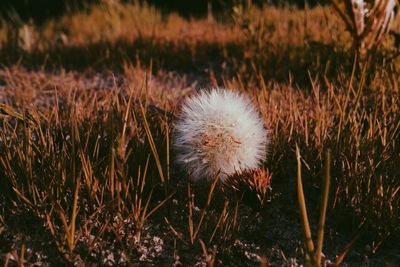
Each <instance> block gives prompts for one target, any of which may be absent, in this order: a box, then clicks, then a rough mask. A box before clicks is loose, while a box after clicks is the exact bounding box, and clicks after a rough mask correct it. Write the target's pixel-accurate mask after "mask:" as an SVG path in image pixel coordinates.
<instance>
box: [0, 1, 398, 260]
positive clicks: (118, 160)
mask: <svg viewBox="0 0 400 267" xmlns="http://www.w3.org/2000/svg"><path fill="white" fill-rule="evenodd" d="M331 13H332V12H331V11H330V10H329V9H328V8H321V7H317V8H315V9H311V10H302V11H301V10H296V9H290V8H285V9H278V8H273V7H266V8H264V9H262V10H257V9H251V10H241V9H240V8H239V7H237V9H236V10H235V11H234V12H233V14H231V15H232V16H231V17H230V18H229V17H228V18H227V17H225V19H221V21H218V20H217V22H214V23H211V24H210V23H209V22H207V21H206V20H189V21H188V20H184V19H182V18H180V17H179V16H177V15H164V16H162V15H161V14H160V13H159V12H158V11H156V10H154V9H153V8H151V7H147V6H144V7H138V6H134V5H116V6H113V7H108V8H105V7H104V6H103V7H96V8H93V9H92V10H90V11H88V12H87V13H81V14H75V15H66V16H65V17H62V18H61V19H59V20H53V21H49V22H48V23H47V24H46V25H44V26H43V28H40V29H39V28H37V27H36V28H34V29H33V31H35V33H34V34H32V36H37V37H35V38H37V39H35V40H33V46H32V47H31V48H30V49H26V48H24V46H23V42H24V40H21V39H20V40H15V39H7V37H6V36H5V35H6V33H4V32H8V36H11V35H12V34H11V33H10V31H14V34H16V33H18V31H15V30H14V29H11V28H8V29H5V27H11V26H10V25H3V26H2V28H1V30H0V40H3V42H2V44H1V50H0V58H1V60H2V64H3V66H2V68H1V69H0V103H1V106H0V118H1V122H0V123H1V124H0V177H1V179H0V192H1V197H0V201H1V202H0V237H1V238H3V239H2V240H5V241H4V242H5V243H6V245H1V247H0V251H1V253H2V255H5V256H0V257H1V258H2V259H3V261H4V262H5V263H7V262H9V261H15V262H18V257H19V259H20V260H21V261H22V260H25V261H26V263H33V262H39V261H45V262H50V263H52V264H62V263H63V264H65V263H79V262H86V263H101V264H108V263H109V264H113V263H116V261H115V259H117V258H121V259H123V261H124V262H125V263H126V264H135V263H138V262H139V261H143V262H153V263H154V262H155V263H167V264H172V263H178V262H181V263H183V264H185V265H187V264H194V263H195V262H197V261H203V262H205V263H208V264H209V265H213V264H214V263H216V262H218V261H220V262H221V263H222V264H227V265H229V264H233V263H235V261H236V262H250V263H251V262H252V259H253V258H254V257H255V258H256V261H262V262H264V261H266V260H265V259H267V258H269V260H271V261H272V262H274V261H275V262H277V263H280V264H283V263H286V264H288V262H287V261H286V257H285V256H284V255H285V254H284V251H285V253H289V255H290V257H296V248H292V246H293V245H291V244H290V243H287V244H286V245H287V247H282V248H280V249H278V250H276V249H275V248H274V245H275V244H276V243H274V244H272V245H268V244H265V242H264V241H265V238H264V239H263V237H260V235H264V234H265V235H268V233H264V232H263V230H262V229H264V230H265V228H263V222H265V221H268V218H269V217H268V216H272V217H273V218H277V217H276V216H283V217H285V216H287V218H288V219H289V220H296V221H298V214H297V206H296V207H295V205H294V201H295V199H296V195H295V194H294V192H295V191H294V190H293V189H294V188H295V182H296V179H295V177H296V173H297V166H298V165H297V162H296V153H295V148H296V144H298V146H299V149H300V152H301V159H299V160H301V164H302V180H303V183H304V193H305V197H306V199H307V205H310V207H311V210H312V209H313V208H314V209H316V207H318V205H319V200H318V197H319V195H320V192H319V190H318V192H314V188H320V187H321V180H320V177H323V176H325V173H324V171H325V168H324V166H325V164H326V161H325V156H324V155H325V152H326V151H327V150H328V149H329V150H330V151H331V153H330V156H331V159H332V160H331V165H330V170H331V171H330V177H331V190H330V192H329V193H330V197H329V199H330V202H329V203H328V212H327V215H326V217H327V227H328V229H326V230H325V240H328V241H331V243H332V244H333V243H335V242H336V243H340V244H339V245H338V246H336V247H335V246H334V245H330V244H328V245H325V244H324V250H325V248H326V250H327V251H324V253H325V255H326V256H327V258H328V259H331V260H333V259H334V258H335V256H336V255H343V254H341V251H340V249H341V248H342V247H344V248H345V249H346V253H347V249H348V247H346V246H345V245H346V244H347V243H349V242H350V243H351V244H352V245H353V243H354V242H353V240H355V239H357V240H360V241H359V242H360V246H361V247H364V246H363V245H364V244H368V245H369V246H370V247H371V249H370V253H371V255H372V254H374V253H375V252H376V251H377V249H378V248H379V247H380V246H381V245H382V244H385V243H382V242H383V241H387V242H389V244H390V242H396V240H397V241H398V238H399V229H398V225H399V219H400V210H399V206H400V172H399V168H398V162H399V161H400V154H399V151H400V147H399V145H400V144H399V140H400V116H399V114H400V101H399V87H398V84H399V77H400V76H399V75H398V70H397V66H398V64H399V62H398V60H397V59H396V58H394V59H393V58H392V59H390V60H389V58H390V57H391V56H393V54H394V53H395V49H394V48H390V44H391V40H390V39H388V40H386V44H385V45H384V47H383V49H382V50H380V51H378V52H376V53H375V54H373V55H371V57H370V58H367V59H365V60H363V61H360V60H358V59H355V58H354V53H353V52H352V51H351V50H349V48H350V46H349V45H348V40H349V36H348V35H347V34H346V33H345V31H344V28H343V24H342V23H340V21H338V19H337V18H336V17H334V16H333V15H331ZM261 14H262V15H263V16H262V15H261ZM262 18H264V19H262ZM396 23H398V22H396ZM25 41H26V40H25ZM21 42H22V43H21ZM396 60H397V61H396ZM217 85H219V86H226V87H229V88H236V89H237V90H239V91H241V92H243V93H245V94H248V95H250V96H251V97H252V99H253V101H254V103H255V104H256V105H257V107H258V108H259V110H260V112H261V114H262V116H263V118H264V122H265V125H266V127H267V128H268V129H270V133H271V137H272V146H271V148H270V152H269V153H270V154H269V160H268V162H267V163H266V166H265V167H266V168H268V170H269V171H268V173H272V180H271V186H272V191H273V192H275V194H274V195H273V194H272V193H270V194H271V195H269V196H270V198H269V199H268V201H265V202H266V203H265V207H264V208H263V209H261V211H259V212H257V213H256V212H254V211H252V210H250V209H249V208H248V207H247V206H246V205H244V203H245V201H243V200H242V199H241V195H240V194H229V193H226V190H223V187H221V186H220V185H219V184H216V183H213V184H212V185H210V184H207V183H206V184H195V185H191V184H190V183H189V182H188V180H187V177H186V175H185V174H184V173H182V172H181V170H179V169H178V168H176V166H175V165H174V162H173V160H174V155H173V153H171V152H170V138H171V135H172V134H173V133H172V131H173V123H174V118H175V116H177V115H178V114H179V104H180V102H181V100H182V99H183V97H185V96H186V95H188V94H191V93H194V92H195V91H196V90H198V89H199V88H201V87H204V86H206V87H208V86H217ZM285 199H286V202H285ZM279 201H281V203H282V204H280V202H279ZM280 205H283V206H284V208H283V210H284V212H282V211H281V210H280V212H282V214H277V213H278V212H275V211H274V207H280ZM309 211H310V210H309ZM286 213H287V214H289V215H286ZM271 214H272V215H271ZM290 214H294V215H293V217H292V215H290ZM274 216H275V217H274ZM309 216H310V221H311V222H312V223H311V224H312V225H317V224H318V221H317V220H318V214H317V213H315V212H310V213H309ZM291 225H292V224H291ZM296 225H298V223H297V224H296ZM360 225H362V230H361V231H358V232H357V236H356V238H350V237H349V236H350V235H351V233H353V232H356V230H357V228H358V227H359V226H360ZM276 227H278V228H279V227H283V226H282V225H276ZM292 228H293V227H292ZM32 229H35V231H32ZM281 230H282V231H284V232H289V233H290V234H291V235H292V236H291V237H290V238H289V239H290V240H291V241H292V243H293V240H301V237H299V236H298V234H297V233H298V232H300V231H301V228H300V227H299V228H297V229H281ZM328 230H329V231H328ZM268 231H270V232H274V231H275V230H274V229H267V230H266V232H268ZM333 231H334V232H338V233H340V235H341V239H339V241H338V239H335V238H333V237H331V236H329V235H330V233H332V232H333ZM260 232H263V233H264V234H260ZM319 232H321V229H320V230H319ZM321 238H322V237H321V236H318V240H320V239H321ZM159 239H161V240H162V241H163V242H164V245H163V246H162V245H161V251H160V250H158V249H159V247H160V243H159ZM393 240H394V241H393ZM245 241H247V242H249V243H251V242H253V243H254V244H257V246H259V249H258V250H257V249H254V248H253V247H252V245H249V246H248V247H247V248H246V249H248V250H246V249H245V247H246V246H245V245H243V244H244V243H245ZM41 242H44V243H45V244H46V245H45V246H44V247H43V245H41ZM254 246H256V245H254ZM318 246H321V247H322V241H319V242H318ZM27 247H28V248H29V250H26V248H27ZM274 249H275V250H274ZM318 249H320V248H318ZM300 250H301V248H298V251H300ZM254 251H255V254H256V255H258V258H257V257H256V256H254V255H253V254H251V253H253V252H254ZM273 251H275V252H277V253H278V254H279V255H283V256H279V257H275V256H273V255H275V254H276V253H275V254H274V253H273ZM245 252H246V253H247V254H246V253H245ZM18 255H20V256H18ZM41 255H45V256H47V257H48V258H47V259H43V257H42V258H41ZM110 255H112V256H113V257H115V259H112V258H111V256H110ZM245 255H246V256H245ZM248 255H253V256H254V257H253V256H248ZM301 255H304V253H303V254H301ZM371 255H369V256H371ZM297 256H298V255H297ZM252 257H253V258H252ZM269 260H268V261H269ZM357 260H359V261H361V260H362V259H361V257H360V258H357ZM113 261H114V262H113ZM253 263H254V262H253Z"/></svg>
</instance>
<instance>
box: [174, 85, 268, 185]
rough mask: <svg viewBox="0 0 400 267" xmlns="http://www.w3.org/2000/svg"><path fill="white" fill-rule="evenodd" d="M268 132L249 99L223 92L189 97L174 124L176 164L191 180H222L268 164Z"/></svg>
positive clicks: (211, 91)
mask: <svg viewBox="0 0 400 267" xmlns="http://www.w3.org/2000/svg"><path fill="white" fill-rule="evenodd" d="M268 143H269V138H268V132H267V130H266V129H265V128H264V126H263V121H262V119H261V117H260V115H259V113H258V112H257V111H256V110H255V109H254V107H253V105H252V103H251V101H250V99H249V98H247V97H245V96H243V95H241V94H239V93H236V92H232V91H228V90H224V89H212V90H210V91H203V92H201V93H200V94H198V95H195V96H192V97H189V98H187V99H186V100H185V102H184V103H183V106H182V112H181V115H180V117H179V119H178V121H177V123H176V125H175V132H174V148H175V150H176V154H177V163H178V164H180V165H182V166H183V167H184V168H185V170H186V171H187V172H188V173H189V174H190V176H191V179H192V180H198V179H203V178H208V179H212V178H213V177H215V175H217V174H218V173H219V174H220V179H222V180H224V179H225V178H226V177H227V176H229V175H232V174H234V173H237V172H241V171H245V170H252V169H255V168H257V167H259V165H260V164H261V163H262V162H263V161H265V159H266V154H267V146H268Z"/></svg>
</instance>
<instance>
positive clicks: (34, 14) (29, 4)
mask: <svg viewBox="0 0 400 267" xmlns="http://www.w3.org/2000/svg"><path fill="white" fill-rule="evenodd" d="M111 2H137V3H140V4H144V3H147V4H150V5H153V6H155V7H157V8H159V9H160V10H161V11H162V12H176V13H178V14H179V15H181V16H184V17H204V16H207V11H208V8H209V7H210V5H211V8H212V11H213V12H216V13H221V12H222V13H223V12H226V11H228V10H231V9H232V7H233V6H234V5H238V4H249V2H251V3H252V4H254V5H258V6H261V5H263V4H273V5H277V6H283V5H295V6H297V7H304V6H305V5H309V6H314V5H316V4H326V3H327V0H322V1H318V0H308V1H307V0H195V1H190V0H140V1H139V0H137V1H132V0H131V1H130V0H124V1H115V0H59V1H54V0H2V1H0V10H1V16H2V17H3V18H7V19H11V20H14V21H16V20H25V21H26V20H29V19H32V20H33V21H35V22H36V23H43V22H44V21H46V20H47V19H49V18H53V17H57V16H60V15H61V14H63V13H66V12H76V11H80V10H82V9H84V8H87V7H88V6H89V5H93V4H102V3H111Z"/></svg>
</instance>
